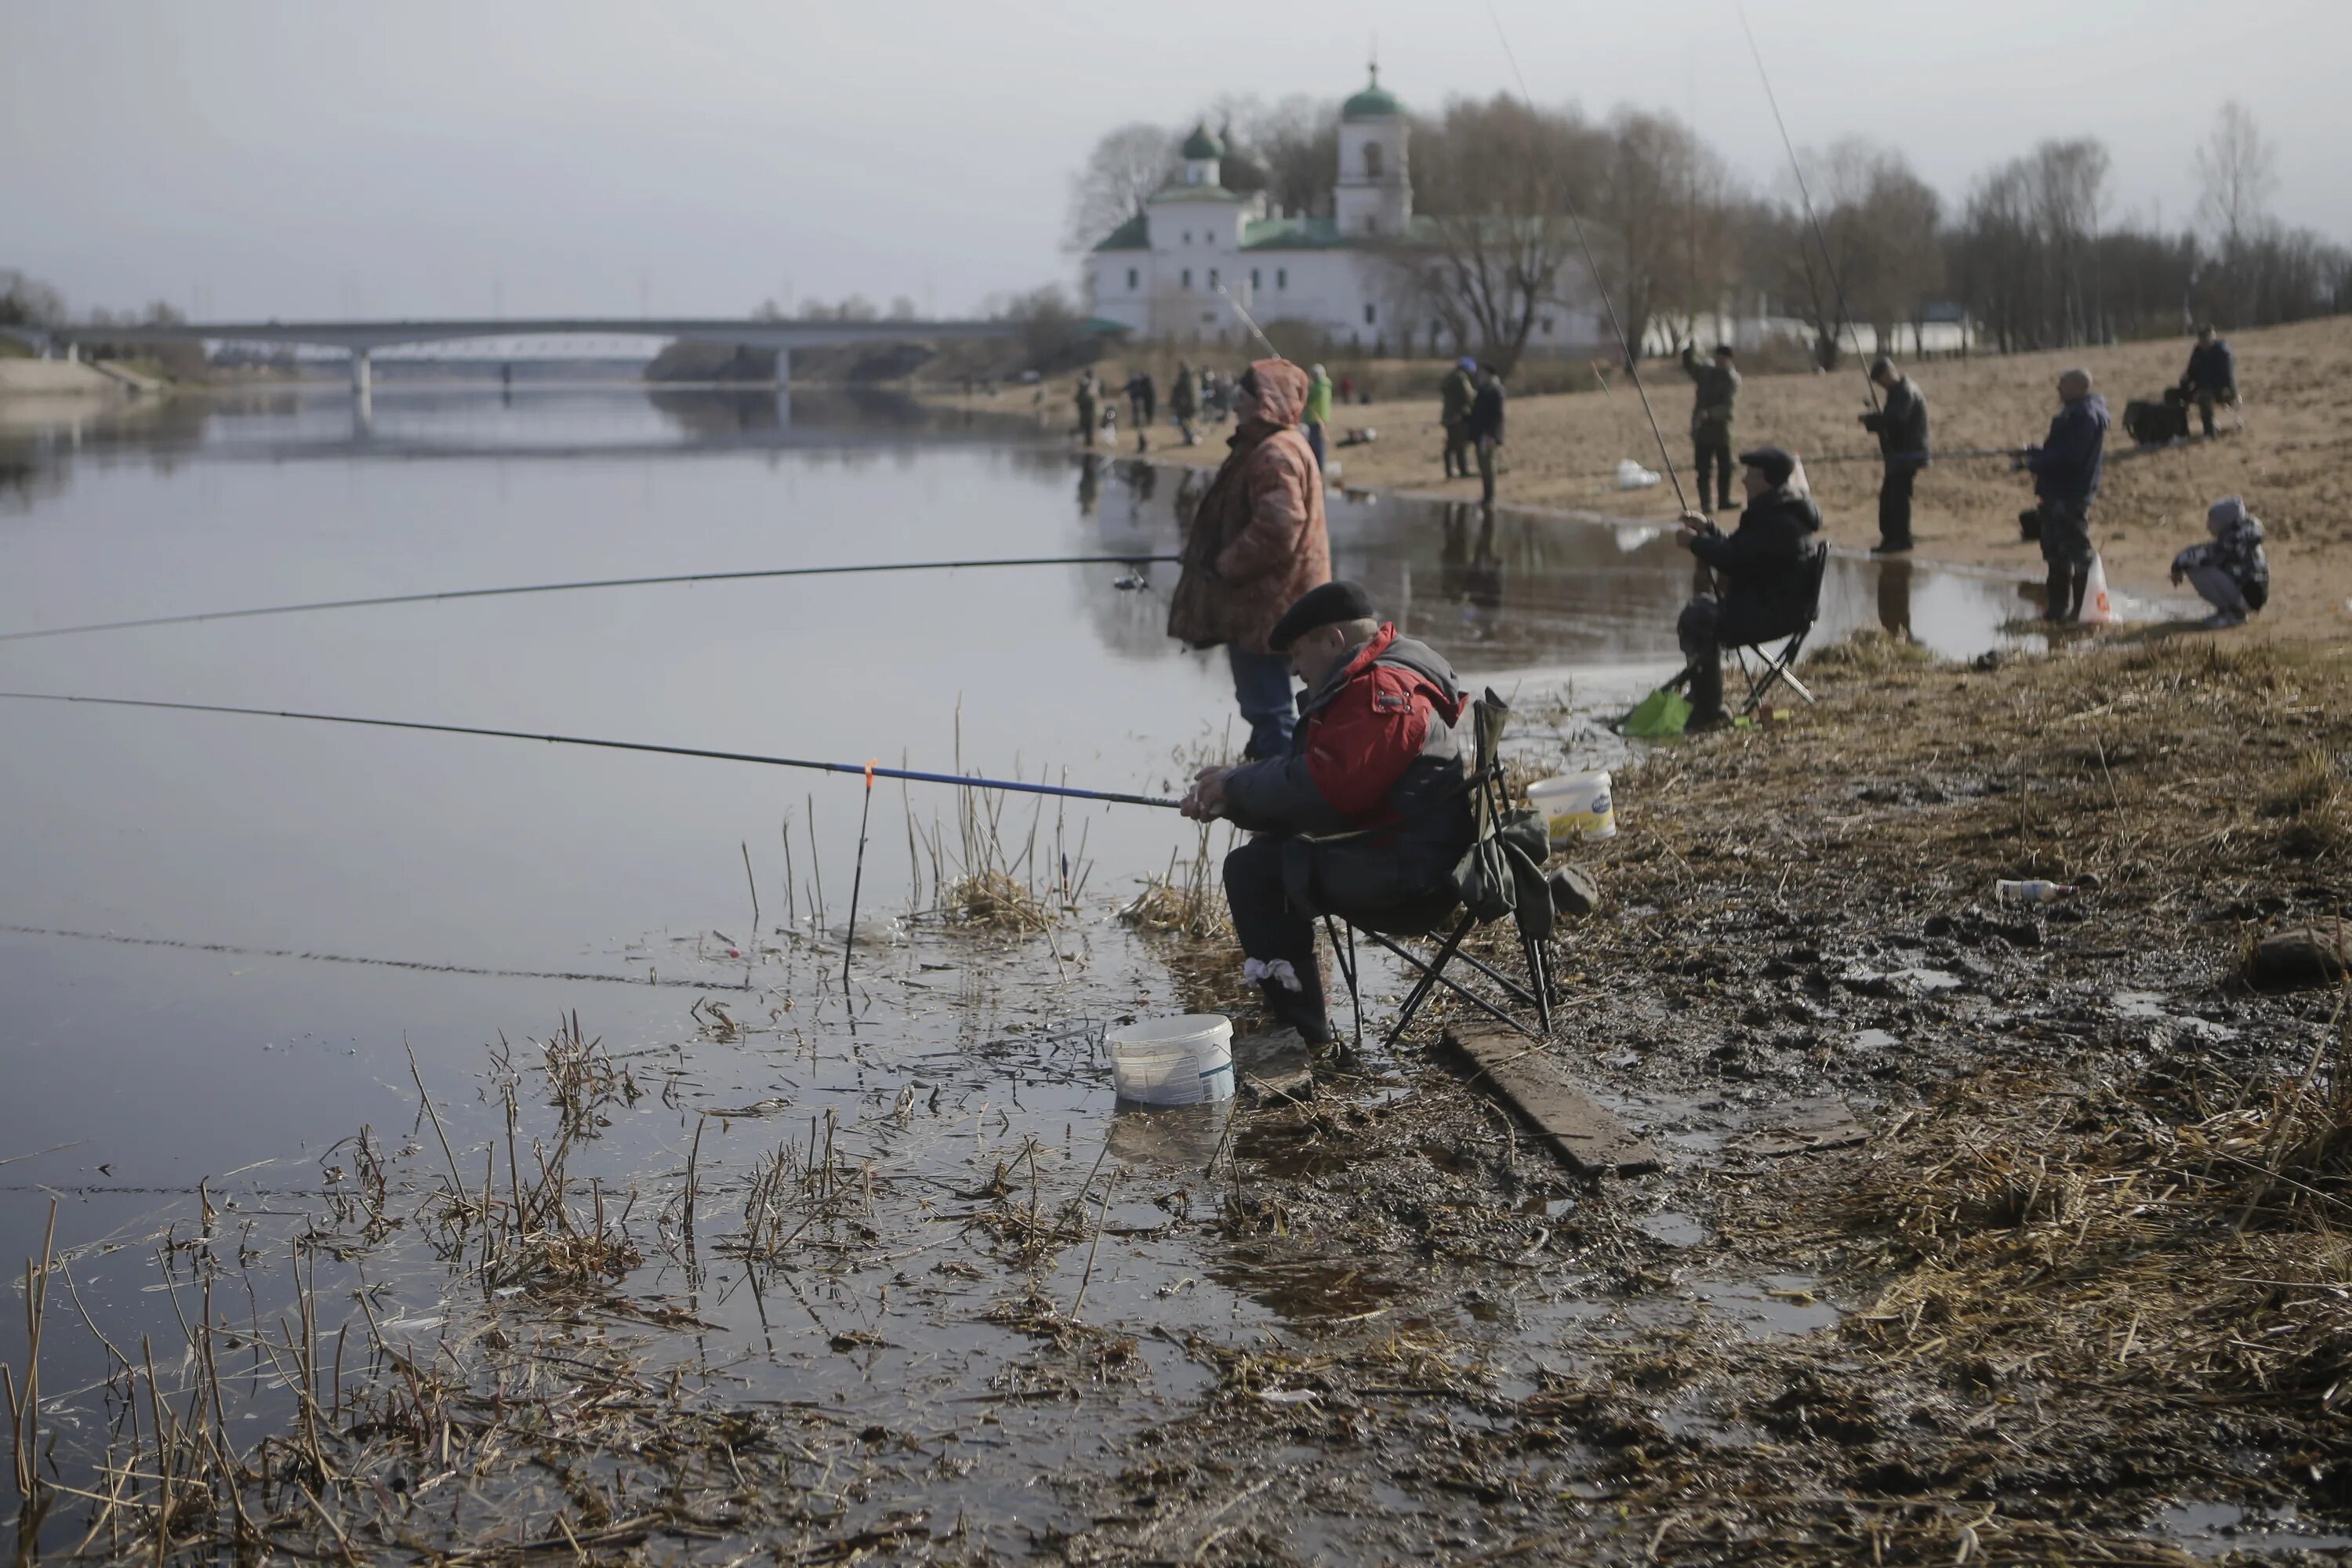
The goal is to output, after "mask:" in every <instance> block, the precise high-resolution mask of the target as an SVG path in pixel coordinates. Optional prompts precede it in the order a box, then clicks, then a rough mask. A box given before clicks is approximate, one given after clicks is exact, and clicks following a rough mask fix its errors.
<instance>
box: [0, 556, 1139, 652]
mask: <svg viewBox="0 0 2352 1568" xmlns="http://www.w3.org/2000/svg"><path fill="white" fill-rule="evenodd" d="M1182 559H1183V557H1182V556H1180V555H1019V556H1007V557H996V558H992V559H988V560H979V561H895V562H886V563H882V564H879V565H869V566H777V567H764V568H761V569H758V570H753V571H746V572H677V573H671V574H666V575H663V576H658V577H595V578H590V579H587V580H585V581H583V582H577V583H526V584H520V585H518V586H514V587H506V588H445V589H438V590H436V591H434V592H431V593H422V594H376V595H370V596H368V597H365V598H359V599H314V600H311V601H310V602H309V603H306V604H299V605H256V606H254V607H251V608H248V609H242V610H206V611H204V612H202V613H199V614H194V615H178V616H142V617H140V618H139V619H136V620H128V621H92V622H89V624H87V625H84V626H40V627H36V628H33V629H31V630H28V631H18V632H0V642H27V641H30V640H32V639H34V638H36V637H79V636H80V635H81V634H82V633H84V632H127V631H133V630H136V629H138V628H140V627H142V626H191V625H194V623H196V622H198V621H236V620H244V619H247V618H248V617H250V616H295V615H306V614H309V613H310V612H311V611H314V610H359V609H368V608H373V607H374V606H377V605H425V604H432V603H435V602H436V601H439V600H443V599H453V600H454V599H498V598H506V597H509V596H511V595H517V594H576V593H580V592H582V591H583V590H585V589H590V588H647V587H655V586H660V585H664V584H679V583H749V582H755V581H759V580H761V579H764V578H772V577H853V576H859V575H863V574H871V573H877V572H961V571H969V570H972V569H975V568H979V567H984V566H1150V565H1160V564H1170V565H1172V564H1175V563H1179V562H1181V560H1182Z"/></svg>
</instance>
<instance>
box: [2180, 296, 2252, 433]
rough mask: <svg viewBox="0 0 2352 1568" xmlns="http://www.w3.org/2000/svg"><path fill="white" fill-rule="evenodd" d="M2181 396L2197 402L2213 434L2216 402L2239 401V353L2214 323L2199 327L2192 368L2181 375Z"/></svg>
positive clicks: (2209, 431)
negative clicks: (2231, 348) (2217, 331)
mask: <svg viewBox="0 0 2352 1568" xmlns="http://www.w3.org/2000/svg"><path fill="white" fill-rule="evenodd" d="M2180 391H2181V395H2183V396H2185V397H2187V398H2188V399H2189V400H2190V401H2191V402H2193V403H2195V404H2196V405H2197V416H2198V417H2199V418H2200V419H2201V420H2203V421H2204V422H2205V434H2207V435H2208V436H2210V435H2212V434H2213V405H2215V404H2216V403H2228V404H2235V403H2236V402H2237V401H2238V356H2237V355H2236V354H2233V353H2231V352H2230V342H2229V340H2228V339H2226V338H2222V337H2219V336H2216V335H2215V333H2214V331H2213V328H2212V325H2211V323H2210V322H2209V323H2207V324H2206V325H2204V326H2201V327H2200V328H2198V329H2197V346H2196V347H2195V348H2193V349H2191V350H2189V368H2188V369H2187V370H2185V371H2183V372H2182V373H2181V375H2180Z"/></svg>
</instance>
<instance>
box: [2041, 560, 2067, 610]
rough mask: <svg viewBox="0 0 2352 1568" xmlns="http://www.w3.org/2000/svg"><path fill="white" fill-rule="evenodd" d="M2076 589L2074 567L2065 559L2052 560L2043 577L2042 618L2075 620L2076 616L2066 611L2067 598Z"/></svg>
mask: <svg viewBox="0 0 2352 1568" xmlns="http://www.w3.org/2000/svg"><path fill="white" fill-rule="evenodd" d="M2073 592H2074V568H2073V567H2072V566H2069V565H2067V564H2066V563H2064V562H2063V561H2053V562H2052V563H2050V571H2049V573H2048V574H2047V576H2046V577H2045V578H2044V579H2043V587H2042V619H2043V620H2045V621H2071V620H2073V619H2074V616H2071V615H2069V614H2067V612H2066V599H2067V596H2068V595H2070V594H2072V593H2073Z"/></svg>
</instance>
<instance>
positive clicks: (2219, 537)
mask: <svg viewBox="0 0 2352 1568" xmlns="http://www.w3.org/2000/svg"><path fill="white" fill-rule="evenodd" d="M2205 530H2206V531H2207V532H2209V533H2210V534H2211V535H2212V536H2213V538H2212V541H2211V542H2210V543H2206V544H2192V545H2190V546H2189V548H2188V549H2186V550H2184V551H2182V552H2180V553H2179V554H2178V555H2176V556H2174V557H2173V558H2172V581H2173V584H2174V585H2175V586H2176V587H2177V586H2179V584H2181V583H2182V582H2184V581H2185V582H2187V583H2189V584H2190V585H2191V586H2193V587H2194V588H2195V589H2196V590H2197V592H2198V595H2200V597H2201V598H2203V599H2204V601H2205V602H2206V603H2207V604H2209V605H2212V606H2213V614H2212V615H2211V616H2208V617H2207V619H2206V621H2205V624H2206V625H2207V626H2213V627H2221V626H2244V625H2245V624H2246V617H2247V616H2250V615H2252V614H2254V613H2255V612H2256V611H2258V610H2260V609H2261V608H2262V607H2263V605H2265V604H2267V603H2268V602H2269V600H2270V596H2271V563H2270V561H2269V559H2268V558H2267V557H2265V556H2264V555H2263V525H2262V523H2261V521H2259V520H2257V519H2256V518H2255V517H2254V516H2253V514H2252V513H2251V512H2249V511H2248V510H2246V503H2245V502H2244V501H2242V500H2239V499H2238V498H2237V497H2236V496H2225V497H2223V498H2222V499H2221V500H2217V501H2215V502H2214V503H2213V504H2212V506H2211V507H2210V508H2208V509H2207V510H2206V513H2205Z"/></svg>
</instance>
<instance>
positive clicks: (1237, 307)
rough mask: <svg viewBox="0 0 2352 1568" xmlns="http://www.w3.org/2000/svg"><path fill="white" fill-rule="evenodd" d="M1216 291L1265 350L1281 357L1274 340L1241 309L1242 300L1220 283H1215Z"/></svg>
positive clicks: (1275, 356) (1276, 356) (1277, 357)
mask: <svg viewBox="0 0 2352 1568" xmlns="http://www.w3.org/2000/svg"><path fill="white" fill-rule="evenodd" d="M1217 292H1218V293H1220V294H1223V296H1224V297H1225V303H1226V304H1228V305H1230V306H1232V307H1233V309H1234V315H1236V316H1239V317H1240V318H1241V319H1242V325H1243V326H1244V327H1247V328H1248V329H1249V330H1250V334H1251V335H1252V336H1253V337H1255V338H1256V339H1257V341H1258V342H1262V343H1264V344H1265V352H1266V353H1268V354H1270V355H1272V356H1273V357H1274V358H1276V359H1281V358H1282V357H1283V353H1282V351H1281V350H1280V349H1278V348H1276V347H1275V346H1274V340H1273V339H1272V338H1269V337H1267V336H1266V335H1265V331H1264V330H1263V329H1262V328H1260V327H1259V326H1258V324H1257V322H1256V321H1255V320H1253V319H1252V318H1251V316H1250V313H1249V312H1248V311H1247V310H1243V309H1242V302H1241V301H1240V300H1236V299H1234V296H1233V290H1231V289H1227V288H1226V287H1225V286H1224V285H1223V284H1222V283H1220V284H1218V285H1217Z"/></svg>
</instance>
